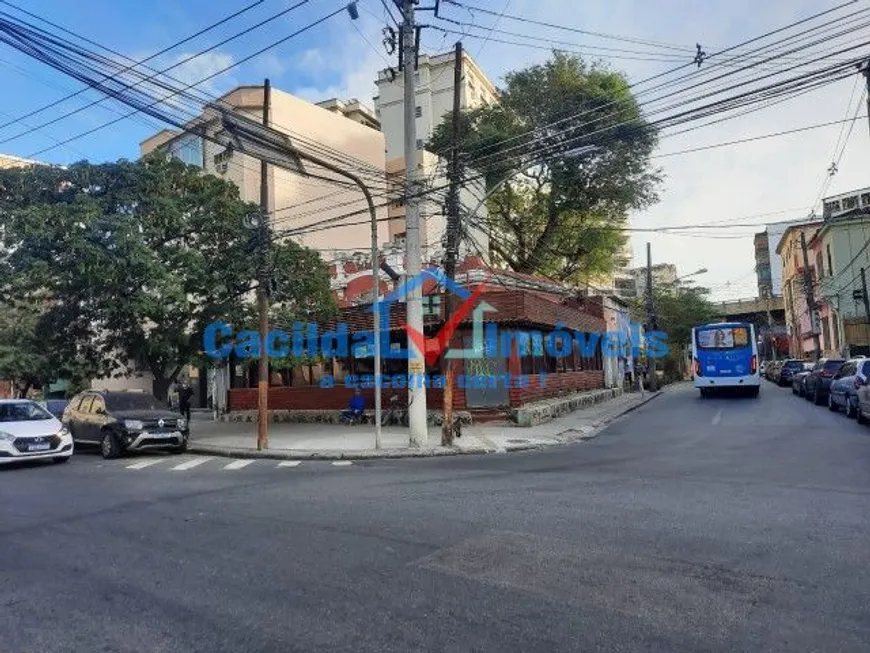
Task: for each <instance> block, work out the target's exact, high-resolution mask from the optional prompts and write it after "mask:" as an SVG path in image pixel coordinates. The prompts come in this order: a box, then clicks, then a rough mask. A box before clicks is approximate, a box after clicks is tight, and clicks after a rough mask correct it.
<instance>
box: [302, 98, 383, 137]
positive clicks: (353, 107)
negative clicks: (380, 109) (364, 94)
mask: <svg viewBox="0 0 870 653" xmlns="http://www.w3.org/2000/svg"><path fill="white" fill-rule="evenodd" d="M317 106H319V107H320V108H322V109H326V110H327V111H331V112H332V113H337V114H339V115H341V116H344V117H345V118H348V119H349V120H353V121H354V122H358V123H359V124H361V125H365V126H366V127H371V128H372V129H376V130H377V131H380V130H381V122H380V121H379V120H378V118H377V116H376V115H375V112H374V111H372V110H371V109H369V108H368V107H367V106H366V105H364V104H362V103H361V102H360V101H359V100H357V99H356V98H354V99H352V100H339V99H338V98H331V99H329V100H323V101H322V102H318V103H317Z"/></svg>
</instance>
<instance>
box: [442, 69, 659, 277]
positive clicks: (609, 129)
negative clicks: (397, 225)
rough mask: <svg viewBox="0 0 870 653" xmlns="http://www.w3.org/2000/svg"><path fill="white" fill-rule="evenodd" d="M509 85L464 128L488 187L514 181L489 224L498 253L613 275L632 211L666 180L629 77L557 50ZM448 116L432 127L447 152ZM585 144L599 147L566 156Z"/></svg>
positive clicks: (542, 268)
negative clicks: (540, 156) (541, 158)
mask: <svg viewBox="0 0 870 653" xmlns="http://www.w3.org/2000/svg"><path fill="white" fill-rule="evenodd" d="M506 82H507V83H506V88H505V89H504V90H503V91H502V95H501V102H500V104H499V105H495V106H491V107H480V108H476V109H473V110H471V111H468V112H466V113H464V114H463V115H462V117H461V122H460V125H459V131H460V139H461V148H462V150H463V151H464V152H467V153H469V155H468V160H467V164H468V166H469V167H471V168H473V169H476V170H478V171H480V172H481V173H482V174H484V175H485V178H486V181H487V186H488V188H490V189H494V188H495V187H496V186H497V184H499V183H500V182H502V180H504V179H505V178H509V179H510V180H511V181H510V182H508V183H506V184H505V185H504V186H503V187H502V188H501V189H499V190H495V191H494V192H493V194H492V197H491V201H490V202H489V205H488V208H489V219H488V221H487V224H486V225H483V226H487V227H489V228H490V229H491V230H492V232H493V234H494V235H495V236H496V237H494V238H491V241H490V242H491V247H492V249H493V253H494V254H495V255H496V257H497V258H499V259H501V260H502V261H504V262H505V263H507V264H508V265H509V266H510V267H511V268H513V269H514V270H517V271H519V272H527V273H529V272H537V273H542V274H547V275H549V276H553V277H556V278H559V279H562V280H570V281H580V280H584V279H588V278H589V277H591V276H594V275H596V274H601V273H606V272H609V271H610V270H611V269H612V268H613V258H614V254H616V253H617V252H618V251H619V249H620V248H621V247H622V245H623V244H624V242H625V235H624V232H622V231H621V230H620V228H621V227H623V226H624V224H625V221H626V219H627V216H628V213H629V211H630V210H636V209H642V208H644V207H647V206H649V205H650V204H652V203H654V202H656V201H657V199H658V198H657V195H656V189H657V187H658V185H659V184H660V182H661V175H660V172H659V171H658V170H656V169H654V168H653V167H652V165H651V163H650V155H651V154H652V151H653V149H654V147H655V145H656V142H657V138H656V134H655V132H654V131H653V130H652V129H651V128H650V127H649V126H648V124H647V123H646V122H645V121H644V120H643V118H642V117H641V114H640V109H639V107H638V104H637V102H636V100H635V99H634V97H633V96H632V93H631V90H630V88H629V86H628V82H627V81H626V80H625V78H624V77H623V76H622V75H620V74H618V73H615V72H612V71H610V70H607V69H603V68H600V67H598V66H595V65H588V64H586V63H585V62H583V60H582V59H580V58H578V57H574V56H569V55H567V54H563V53H558V52H557V53H554V55H553V58H552V59H550V60H549V61H548V62H547V63H545V64H543V65H537V66H532V67H530V68H527V69H525V70H521V71H517V72H513V73H510V74H508V75H507V78H506ZM452 122H453V121H452V117H450V116H448V117H447V118H446V119H445V121H444V123H442V124H441V125H439V126H438V127H437V128H436V130H435V132H434V134H433V136H432V139H431V140H430V142H429V144H428V149H430V150H432V151H434V152H439V153H445V152H448V151H449V150H450V148H451V143H452V140H451V139H452V135H451V134H452ZM553 123H558V124H557V125H555V126H554V127H552V128H549V129H547V130H545V129H543V128H545V127H546V126H548V125H552V124H553ZM533 130H534V131H533ZM532 131H533V133H531V134H530V133H529V132H532ZM588 145H594V146H599V148H600V149H598V150H597V151H595V152H593V153H587V154H583V155H581V156H579V157H575V158H572V157H570V156H568V157H566V156H564V155H563V154H564V153H566V152H568V151H570V150H571V149H572V148H577V147H581V146H588ZM541 150H546V151H547V152H551V153H553V156H552V157H550V158H549V159H548V160H547V161H546V162H544V163H543V164H540V165H536V166H534V167H532V168H528V167H527V166H528V158H527V157H521V156H519V155H521V154H523V153H537V152H540V151H541ZM470 219H471V218H470Z"/></svg>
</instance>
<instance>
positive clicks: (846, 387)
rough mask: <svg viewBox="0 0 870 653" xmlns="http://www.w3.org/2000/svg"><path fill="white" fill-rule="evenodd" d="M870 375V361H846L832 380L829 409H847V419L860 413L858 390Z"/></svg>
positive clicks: (864, 359)
mask: <svg viewBox="0 0 870 653" xmlns="http://www.w3.org/2000/svg"><path fill="white" fill-rule="evenodd" d="M868 374H870V359H866V358H854V359H852V360H849V361H846V362H845V363H844V364H843V366H842V367H841V368H840V369H839V370H838V371H837V373H836V374H835V375H834V378H833V379H832V380H831V389H830V391H829V392H828V408H829V409H831V410H832V411H839V410H840V409H841V408H842V409H845V411H846V417H856V416H857V413H858V388H859V387H860V386H861V384H863V383H866V382H867V375H868Z"/></svg>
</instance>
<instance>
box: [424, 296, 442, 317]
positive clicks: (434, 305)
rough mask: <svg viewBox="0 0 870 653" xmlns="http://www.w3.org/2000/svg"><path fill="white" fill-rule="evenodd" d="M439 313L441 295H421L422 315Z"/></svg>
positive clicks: (437, 314)
mask: <svg viewBox="0 0 870 653" xmlns="http://www.w3.org/2000/svg"><path fill="white" fill-rule="evenodd" d="M427 315H434V316H436V317H438V316H440V315H441V295H426V296H425V297H423V316H424V317H425V316H427Z"/></svg>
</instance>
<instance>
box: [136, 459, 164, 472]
mask: <svg viewBox="0 0 870 653" xmlns="http://www.w3.org/2000/svg"><path fill="white" fill-rule="evenodd" d="M162 462H163V459H162V458H152V459H151V460H140V461H139V462H138V463H133V464H132V465H127V469H145V468H146V467H151V465H157V464H159V463H162Z"/></svg>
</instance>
